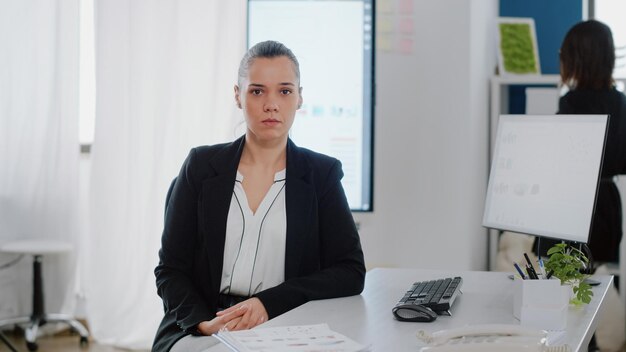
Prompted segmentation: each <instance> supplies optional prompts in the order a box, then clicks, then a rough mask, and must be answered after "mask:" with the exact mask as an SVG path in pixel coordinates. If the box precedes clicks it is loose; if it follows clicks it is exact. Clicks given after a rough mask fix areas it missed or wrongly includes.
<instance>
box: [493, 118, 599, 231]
mask: <svg viewBox="0 0 626 352" xmlns="http://www.w3.org/2000/svg"><path fill="white" fill-rule="evenodd" d="M607 124H608V116H607V115H545V116H530V115H502V116H500V120H499V122H498V131H497V134H496V139H495V145H494V149H493V150H494V152H493V158H492V162H491V174H490V176H489V185H488V187H487V197H486V200H485V213H484V217H483V225H484V226H485V227H489V228H495V229H500V230H509V231H514V232H521V233H526V234H531V235H538V236H545V237H551V238H556V239H563V240H569V241H575V242H579V243H587V240H588V238H589V232H590V230H591V220H592V217H593V211H594V207H595V199H596V193H597V186H598V182H599V178H600V174H601V173H600V171H601V167H602V156H603V152H604V141H605V135H606V130H607Z"/></svg>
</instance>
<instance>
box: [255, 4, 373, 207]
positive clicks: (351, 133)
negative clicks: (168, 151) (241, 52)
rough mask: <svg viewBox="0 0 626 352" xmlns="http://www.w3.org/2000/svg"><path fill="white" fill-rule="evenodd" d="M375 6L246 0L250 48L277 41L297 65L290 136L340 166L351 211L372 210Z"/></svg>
mask: <svg viewBox="0 0 626 352" xmlns="http://www.w3.org/2000/svg"><path fill="white" fill-rule="evenodd" d="M373 1H374V0H335V1H328V0H271V1H270V0H249V1H248V47H251V46H253V45H254V44H256V43H258V42H261V41H265V40H276V41H279V42H281V43H283V44H285V45H286V46H287V47H288V48H290V49H291V50H292V51H293V52H294V54H295V55H296V57H297V58H298V61H299V63H300V75H301V77H300V84H301V86H302V89H303V90H302V97H303V105H302V107H301V108H300V110H298V112H297V113H296V120H295V122H294V125H293V127H292V128H291V132H290V137H291V139H292V140H293V141H294V142H295V143H296V144H297V145H298V146H301V147H305V148H309V149H312V150H314V151H317V152H320V153H324V154H327V155H330V156H333V157H335V158H337V159H339V160H340V161H341V163H342V166H343V171H344V177H343V180H342V184H343V187H344V189H345V192H346V196H347V198H348V203H349V205H350V208H351V209H352V210H353V211H372V209H373V206H372V193H373V192H372V170H373V167H372V166H373V157H372V151H373V137H372V135H373V133H372V132H373V131H372V129H373V115H374V40H373V33H374V7H373Z"/></svg>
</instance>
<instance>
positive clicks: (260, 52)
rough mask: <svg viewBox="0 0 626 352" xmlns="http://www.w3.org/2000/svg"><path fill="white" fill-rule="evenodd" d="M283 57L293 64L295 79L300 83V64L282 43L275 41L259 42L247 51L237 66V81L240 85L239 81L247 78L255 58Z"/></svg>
mask: <svg viewBox="0 0 626 352" xmlns="http://www.w3.org/2000/svg"><path fill="white" fill-rule="evenodd" d="M280 56H285V57H287V58H288V59H289V60H291V62H292V63H293V66H294V67H293V68H294V71H295V72H296V77H297V78H298V81H300V64H299V63H298V59H296V56H295V55H294V54H293V52H292V51H291V50H290V49H289V48H287V47H286V46H285V45H284V44H283V43H279V42H277V41H273V40H268V41H264V42H260V43H257V44H255V45H254V46H253V47H252V48H250V49H248V52H246V54H245V55H244V56H243V58H242V59H241V63H240V64H239V75H238V81H239V84H241V79H242V78H245V77H246V76H248V69H249V68H250V65H251V64H252V62H253V61H254V60H255V59H257V58H268V59H271V58H274V57H280Z"/></svg>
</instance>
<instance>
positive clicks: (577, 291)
mask: <svg viewBox="0 0 626 352" xmlns="http://www.w3.org/2000/svg"><path fill="white" fill-rule="evenodd" d="M548 256H549V259H548V261H547V263H546V269H547V270H548V273H552V275H553V276H554V277H556V278H558V279H559V280H561V284H562V285H564V284H566V285H570V286H572V290H573V292H574V297H573V298H572V299H571V300H570V303H572V304H575V305H582V304H585V303H589V302H591V296H593V291H591V286H590V285H589V284H588V283H586V282H584V280H585V278H587V277H589V274H586V273H584V269H586V268H587V266H588V264H589V259H587V256H585V254H584V253H583V252H581V251H580V250H578V249H576V248H574V247H572V246H570V245H568V244H566V243H558V244H556V245H554V246H553V247H552V248H550V249H549V250H548ZM581 269H583V270H581Z"/></svg>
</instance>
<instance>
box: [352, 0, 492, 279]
mask: <svg viewBox="0 0 626 352" xmlns="http://www.w3.org/2000/svg"><path fill="white" fill-rule="evenodd" d="M414 4H415V6H414V24H415V42H416V45H415V51H414V53H413V54H411V55H404V54H401V53H395V52H381V51H379V52H378V56H377V63H376V65H377V67H376V69H377V72H376V74H377V77H376V78H377V106H376V122H375V123H376V126H375V155H374V157H375V160H374V163H375V164H374V167H375V171H374V172H375V174H374V187H375V188H374V212H373V213H356V214H355V219H356V220H357V221H358V222H359V223H360V233H361V238H362V242H363V248H364V251H365V258H366V263H367V266H368V268H371V267H376V266H402V267H420V268H442V269H459V270H465V269H471V270H486V268H487V242H488V241H487V231H486V230H485V229H484V228H483V227H482V226H481V222H482V212H483V203H484V194H485V190H486V184H487V164H488V163H487V154H488V144H487V143H488V121H489V120H488V105H489V101H488V99H489V98H488V79H489V77H490V75H491V74H493V70H494V68H495V66H496V54H495V38H494V35H495V34H494V32H493V28H494V23H495V18H496V17H497V11H498V2H497V0H488V1H470V0H437V1H432V0H416V1H415V2H414Z"/></svg>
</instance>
